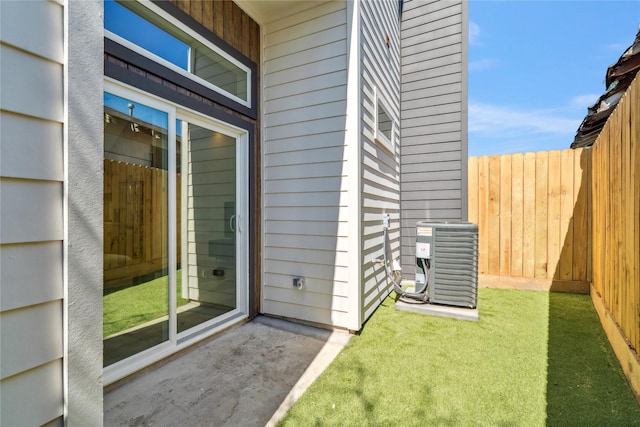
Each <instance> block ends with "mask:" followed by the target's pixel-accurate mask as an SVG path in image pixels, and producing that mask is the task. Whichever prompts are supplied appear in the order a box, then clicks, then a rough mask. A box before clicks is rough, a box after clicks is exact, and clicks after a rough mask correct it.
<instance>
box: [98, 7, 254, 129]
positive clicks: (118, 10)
mask: <svg viewBox="0 0 640 427" xmlns="http://www.w3.org/2000/svg"><path fill="white" fill-rule="evenodd" d="M104 28H105V51H106V53H107V54H108V55H112V56H114V57H116V58H118V59H121V60H122V61H123V62H125V63H127V64H131V65H133V66H134V67H135V68H140V69H141V70H144V71H146V72H148V73H150V74H151V75H153V76H157V77H160V78H161V79H163V80H166V81H169V82H171V83H173V84H175V85H176V86H177V87H182V88H185V89H187V90H188V91H189V92H191V93H193V94H197V96H196V98H198V97H201V98H206V99H210V100H211V101H214V102H216V103H219V104H222V105H224V106H226V107H229V108H231V109H234V110H236V111H238V112H240V113H244V114H247V115H248V116H250V117H252V118H255V116H256V102H255V98H256V96H255V93H256V88H255V82H256V74H257V69H256V66H255V64H254V63H253V62H251V61H250V60H249V59H248V58H246V57H244V56H243V55H242V54H240V53H239V52H238V51H236V50H235V49H233V48H232V47H231V46H229V45H228V44H227V43H226V42H224V41H223V40H221V39H218V38H217V37H216V36H215V35H214V34H213V33H212V32H210V31H209V30H208V29H206V28H205V27H203V26H202V25H201V24H199V23H198V22H196V21H195V20H193V18H191V17H190V16H188V15H186V14H185V13H184V12H182V11H181V10H180V9H178V8H177V7H176V6H174V5H172V4H170V3H168V2H151V1H148V0H141V1H127V2H118V1H114V0H106V1H105V17H104ZM106 65H107V66H106V67H105V73H106V74H107V75H110V73H113V72H114V71H115V72H118V73H120V74H122V73H123V70H114V69H113V67H110V66H109V65H110V64H108V63H107V64H106ZM121 68H122V67H121ZM111 76H112V77H115V78H118V79H119V80H123V79H122V75H117V76H116V75H111ZM137 77H138V80H139V76H137ZM135 78H136V76H131V80H135ZM127 83H130V84H133V82H132V81H129V82H127ZM133 85H134V86H139V85H136V84H133ZM143 89H146V88H143Z"/></svg>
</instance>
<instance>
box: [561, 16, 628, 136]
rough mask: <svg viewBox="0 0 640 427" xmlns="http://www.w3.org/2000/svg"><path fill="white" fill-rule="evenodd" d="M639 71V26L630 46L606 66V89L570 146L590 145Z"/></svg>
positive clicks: (590, 110) (589, 112) (589, 109)
mask: <svg viewBox="0 0 640 427" xmlns="http://www.w3.org/2000/svg"><path fill="white" fill-rule="evenodd" d="M638 71H640V28H639V29H638V33H637V34H636V38H635V40H634V42H633V44H632V45H631V46H629V47H628V48H627V50H625V51H624V53H623V54H622V55H621V56H620V58H619V59H618V61H617V62H616V63H615V64H612V65H611V66H609V68H607V74H606V79H605V81H606V84H607V90H606V91H605V93H604V94H602V96H600V98H599V99H598V101H597V102H596V103H595V104H593V105H592V106H590V107H589V108H588V113H587V115H586V116H585V118H584V120H582V123H581V124H580V127H578V130H577V131H576V136H575V138H574V139H573V142H572V143H571V148H580V147H590V146H592V145H593V144H594V143H595V142H596V139H597V138H598V135H600V131H601V130H602V128H603V127H604V125H605V123H606V122H607V119H608V118H609V116H610V115H611V113H612V112H613V110H614V109H615V107H616V105H618V102H620V99H622V96H623V95H624V93H625V92H626V91H627V88H628V87H629V86H630V85H631V82H632V81H633V80H634V79H635V77H636V74H637V73H638Z"/></svg>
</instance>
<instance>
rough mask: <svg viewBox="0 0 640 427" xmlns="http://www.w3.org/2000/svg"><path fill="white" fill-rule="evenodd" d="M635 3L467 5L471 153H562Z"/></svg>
mask: <svg viewBox="0 0 640 427" xmlns="http://www.w3.org/2000/svg"><path fill="white" fill-rule="evenodd" d="M638 25H640V1H562V2H559V1H479V0H471V1H470V2H469V155H470V156H478V155H491V154H502V153H516V152H527V151H540V150H555V149H565V148H568V147H569V145H570V144H571V142H572V141H573V137H574V136H575V132H576V130H577V128H578V126H579V125H580V123H581V122H582V119H583V118H584V116H585V115H586V113H587V107H588V106H589V105H591V104H593V103H594V102H595V101H596V100H597V99H598V97H599V96H600V95H601V94H602V93H603V92H604V90H605V86H604V79H605V73H606V70H607V67H608V66H609V65H611V64H613V63H614V62H616V61H617V60H618V58H619V57H620V55H622V53H623V52H624V51H625V49H626V48H627V47H629V46H630V45H631V44H632V43H633V41H634V39H635V36H636V33H637V31H638Z"/></svg>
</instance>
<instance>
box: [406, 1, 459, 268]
mask: <svg viewBox="0 0 640 427" xmlns="http://www.w3.org/2000/svg"><path fill="white" fill-rule="evenodd" d="M403 7H404V10H403V14H402V33H401V34H402V37H401V38H402V41H401V48H402V51H401V55H402V132H401V134H402V193H401V200H402V272H403V276H404V277H407V278H413V276H414V274H415V258H414V257H415V225H416V222H417V221H420V220H427V219H428V220H466V218H467V207H466V204H467V171H466V165H467V131H466V123H467V89H466V87H467V82H466V80H467V76H466V70H467V59H466V58H467V35H466V34H467V12H466V7H467V6H466V2H464V1H462V0H438V1H432V2H426V1H421V0H406V1H405V2H404V5H403Z"/></svg>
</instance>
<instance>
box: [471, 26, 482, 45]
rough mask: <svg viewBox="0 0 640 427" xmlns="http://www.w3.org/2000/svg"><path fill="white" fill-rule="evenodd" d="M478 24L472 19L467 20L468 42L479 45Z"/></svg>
mask: <svg viewBox="0 0 640 427" xmlns="http://www.w3.org/2000/svg"><path fill="white" fill-rule="evenodd" d="M479 38H480V26H478V24H476V23H475V22H473V21H469V44H470V45H479V44H480V41H479V40H478V39H479Z"/></svg>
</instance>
